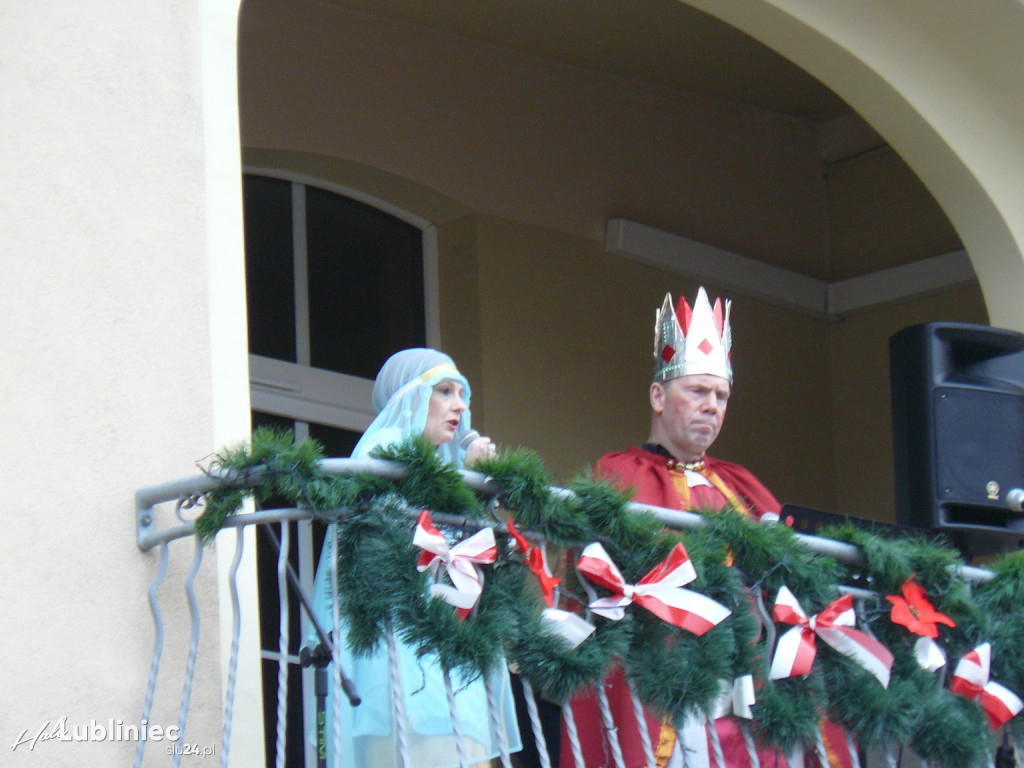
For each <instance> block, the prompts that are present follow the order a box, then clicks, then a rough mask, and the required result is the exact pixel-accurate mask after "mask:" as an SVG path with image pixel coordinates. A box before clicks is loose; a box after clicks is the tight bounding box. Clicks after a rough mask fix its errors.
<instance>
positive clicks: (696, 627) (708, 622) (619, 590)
mask: <svg viewBox="0 0 1024 768" xmlns="http://www.w3.org/2000/svg"><path fill="white" fill-rule="evenodd" d="M577 568H579V570H580V572H582V573H583V574H585V575H586V576H587V577H588V578H589V579H590V580H591V581H593V582H596V583H597V584H600V585H601V586H603V587H607V588H608V589H610V590H611V591H612V593H613V594H612V595H611V596H610V597H602V598H599V599H597V600H595V601H594V602H592V603H591V604H590V610H592V611H593V612H594V613H596V614H598V615H600V616H605V617H606V618H609V619H614V620H616V621H618V620H619V619H621V618H622V617H623V616H624V615H625V608H626V606H627V605H629V604H630V603H636V604H637V605H640V606H642V607H644V608H646V609H647V610H648V611H650V612H651V613H653V614H654V615H655V616H657V617H658V618H660V619H662V620H663V621H667V622H668V623H669V624H673V625H675V626H677V627H681V628H683V629H685V630H687V631H689V632H692V633H693V634H695V635H698V636H700V635H703V634H704V633H705V632H707V631H708V630H709V629H711V628H712V627H713V626H715V625H716V624H718V623H719V622H721V621H722V620H723V619H724V618H725V617H726V616H728V615H729V614H730V613H732V611H730V610H729V609H728V608H726V607H725V606H724V605H722V604H721V603H716V602H715V601H714V600H712V599H711V598H710V597H705V596H704V595H702V594H700V593H699V592H693V591H691V590H689V589H681V587H682V585H683V584H689V583H690V582H691V581H693V580H694V579H696V578H697V572H696V571H695V570H694V568H693V563H691V562H690V556H689V555H688V554H687V553H686V549H685V548H684V547H683V545H682V544H681V543H680V544H676V545H675V547H673V549H672V551H671V552H669V553H668V556H666V557H665V559H664V560H663V561H662V562H661V563H659V564H658V565H656V566H655V567H654V568H653V569H651V572H650V573H648V574H647V575H646V576H644V577H643V578H642V579H641V580H640V581H639V582H638V583H637V584H636V585H633V584H627V583H626V581H625V579H623V578H622V574H621V573H619V569H618V568H617V567H616V566H615V563H613V562H612V559H611V558H610V557H609V556H608V553H607V552H605V551H604V547H602V546H601V545H600V544H598V543H594V544H588V545H587V547H586V548H585V549H584V550H583V553H582V555H581V556H580V559H579V562H578V563H577Z"/></svg>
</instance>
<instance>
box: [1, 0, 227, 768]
mask: <svg viewBox="0 0 1024 768" xmlns="http://www.w3.org/2000/svg"><path fill="white" fill-rule="evenodd" d="M234 12H235V11H234V9H233V8H231V7H230V3H228V4H227V8H226V11H225V3H217V2H202V3H173V2H172V3H166V2H163V3H156V2H135V1H134V0H133V1H132V2H113V3H111V2H84V3H73V4H68V3H55V2H43V3H31V4H11V3H7V4H5V8H4V13H3V16H4V23H3V24H2V25H0V48H2V49H3V51H4V54H3V57H4V66H3V67H2V70H0V80H2V85H0V93H2V94H3V95H2V96H0V100H2V104H3V106H2V107H0V125H2V128H0V133H2V134H3V137H4V139H3V141H2V142H0V174H2V176H3V179H4V183H3V184H2V185H0V186H2V190H0V242H2V243H3V257H2V260H0V329H2V331H0V393H2V397H0V435H2V436H3V438H2V441H0V477H2V482H3V487H4V494H3V499H4V500H3V503H2V508H3V511H2V512H0V519H2V520H3V529H4V551H3V555H2V556H0V595H2V598H0V603H2V615H3V639H2V641H0V649H2V653H0V679H2V680H3V684H2V692H0V743H2V750H3V753H4V757H3V763H4V765H15V766H17V765H24V766H41V765H46V766H64V765H66V766H110V765H128V764H130V763H131V761H132V758H133V755H134V752H135V747H136V745H135V743H131V742H129V741H124V740H121V741H117V740H116V739H114V740H112V739H111V734H110V733H109V730H108V731H107V733H106V734H105V736H104V737H103V738H102V740H98V739H100V734H99V731H98V730H96V728H103V729H109V726H110V722H111V721H114V722H115V723H118V722H119V723H120V724H122V725H125V726H127V725H138V722H139V718H140V717H141V715H142V708H143V703H144V694H145V685H146V680H147V677H148V675H149V668H150V659H151V655H152V652H153V647H154V638H155V635H154V628H153V621H152V618H151V616H150V610H149V605H148V600H147V590H148V588H149V584H150V582H151V580H152V578H153V575H154V573H155V572H156V566H157V563H158V557H157V554H156V552H151V553H148V554H143V553H141V552H140V551H139V550H138V549H137V548H136V546H135V530H134V528H135V526H134V493H135V490H136V489H137V488H139V487H140V486H143V485H146V484H150V483H155V482H162V481H166V480H171V479H174V478H177V477H181V476H187V475H189V474H191V473H192V472H194V469H193V467H194V462H195V461H196V460H199V459H202V458H203V457H204V456H206V455H207V454H209V452H210V450H211V448H213V447H214V446H215V445H217V442H218V441H219V440H224V439H226V438H227V436H228V435H229V434H232V433H233V435H234V436H235V437H238V438H240V437H242V436H244V434H245V425H246V424H247V421H242V420H241V419H247V414H246V402H245V401H246V397H247V394H246V390H245V388H244V386H245V368H244V363H245V357H244V332H245V326H244V311H243V310H244V287H243V288H242V289H239V288H238V285H239V283H238V281H237V276H239V275H241V271H240V267H241V248H240V245H241V241H240V237H238V236H235V237H234V241H235V243H236V247H235V248H234V250H230V249H228V250H224V249H217V250H219V253H213V251H214V250H215V249H213V248H211V247H210V246H211V244H213V243H215V242H218V241H219V242H220V244H221V245H223V244H225V243H229V242H230V239H231V236H230V235H229V236H228V237H227V238H225V237H223V236H221V235H222V234H223V233H220V235H219V234H218V229H219V227H220V224H218V222H217V221H214V222H213V223H212V224H211V223H210V221H209V219H208V215H209V213H211V212H214V211H217V212H218V215H219V216H220V218H221V219H222V220H224V221H223V223H224V224H226V225H227V226H228V227H229V228H230V230H231V231H237V230H238V229H239V222H240V219H239V218H238V217H237V216H236V217H235V219H234V220H232V219H231V218H230V216H229V214H230V211H231V208H232V199H231V197H230V195H229V196H228V197H227V198H226V199H223V198H222V199H220V200H219V201H218V202H217V204H214V205H209V204H210V202H211V200H210V195H209V194H208V190H209V189H210V188H211V187H213V188H215V189H220V191H221V193H223V192H224V189H225V188H224V186H223V185H222V184H221V183H220V182H221V181H223V179H224V178H225V176H224V168H225V165H224V163H227V164H228V168H229V170H228V175H229V178H231V179H233V180H234V185H235V187H236V189H237V186H238V182H237V166H238V150H237V145H238V144H237V127H236V121H235V119H234V118H233V117H232V115H234V114H235V107H234V102H233V100H232V98H231V91H229V92H228V98H227V100H226V101H225V106H224V110H220V109H215V110H213V111H211V110H210V109H209V106H210V105H209V103H204V91H203V87H202V85H201V84H202V81H203V79H204V71H203V68H204V62H203V60H202V59H201V51H205V53H206V55H207V60H206V66H207V67H208V68H209V67H213V68H214V69H216V68H217V67H218V66H220V67H222V68H223V63H217V62H211V61H210V60H209V55H210V54H211V52H213V53H215V51H211V50H210V48H209V46H210V45H211V44H212V45H213V47H214V49H215V48H216V39H212V40H211V39H210V35H211V33H212V34H214V35H215V34H216V33H217V32H223V31H224V30H225V29H226V30H227V31H228V33H229V36H228V38H227V42H228V44H229V45H230V46H233V34H231V33H232V32H233V22H234V16H233V14H234ZM225 13H226V21H227V23H228V26H226V27H225V26H224V24H223V22H224V21H225ZM215 58H216V56H215ZM231 67H232V70H231V71H229V74H228V77H229V82H230V81H231V80H233V60H232V61H231ZM205 87H206V91H207V92H206V94H205V95H206V96H208V97H213V96H215V95H216V94H215V93H212V92H211V89H212V88H214V82H212V81H208V82H207V83H206V86H205ZM225 110H226V112H225ZM215 113H219V114H215ZM211 119H213V120H219V121H220V123H221V125H220V127H222V128H223V127H225V126H226V127H227V129H228V131H229V134H232V133H233V134H234V138H233V144H234V147H235V150H234V161H233V166H234V169H235V171H234V174H233V175H232V174H231V172H230V168H231V165H232V154H231V153H230V145H229V147H228V152H227V153H224V152H223V150H224V147H223V145H218V139H217V136H218V130H217V126H213V125H210V124H209V121H210V120H211ZM221 136H223V134H221ZM218 148H219V149H220V150H221V153H220V154H219V155H218V154H208V152H209V153H213V152H214V151H215V150H218ZM218 180H220V181H218ZM218 185H219V186H218ZM229 187H230V182H229ZM237 200H238V195H237V194H236V195H235V197H234V201H235V203H234V207H235V209H236V210H240V207H239V205H238V203H237ZM233 263H234V265H235V266H234V267H233V266H232V264H233ZM233 269H234V273H233V271H232V270H233ZM232 274H233V276H234V277H235V278H236V279H235V280H233V284H227V285H225V284H218V281H217V279H216V277H215V276H216V275H221V276H231V275H232ZM232 293H233V294H234V296H233V297H232V296H231V294H232ZM230 304H234V306H235V313H236V314H237V313H238V312H239V311H241V312H242V314H241V319H242V322H241V325H240V326H239V323H238V322H237V321H234V322H232V321H231V319H230V315H231V312H230V311H228V313H227V314H228V318H227V321H226V322H224V320H225V318H224V317H223V316H218V313H220V312H222V311H223V310H225V308H226V307H227V306H228V305H230ZM215 318H216V320H215ZM215 323H216V324H215ZM217 324H219V325H217ZM239 328H240V329H241V340H242V343H243V346H242V348H241V351H240V354H237V355H233V354H232V353H231V350H230V346H231V342H229V343H228V346H227V347H224V348H221V349H220V350H219V351H218V350H217V348H218V346H219V345H220V344H221V341H222V336H221V334H227V335H228V336H231V335H234V336H236V337H237V336H238V330H239ZM235 344H236V345H237V342H235ZM239 362H241V366H242V368H241V376H238V375H232V374H231V373H230V372H229V369H230V368H231V367H234V368H236V369H237V368H238V367H239ZM232 382H235V383H236V385H237V383H238V382H241V384H242V386H243V389H242V391H241V393H238V392H237V390H236V392H235V401H236V402H237V403H238V405H239V406H240V409H239V408H236V407H233V406H229V407H228V408H223V407H219V406H217V405H216V404H215V393H220V394H221V395H226V394H227V393H228V390H229V389H230V388H231V386H232ZM222 405H223V404H222ZM239 413H240V414H241V419H240V418H239ZM182 547H184V550H183V549H182ZM191 559H192V547H191V546H189V545H181V546H179V547H178V548H177V549H176V550H175V556H174V557H172V558H171V562H170V565H169V568H168V573H167V577H166V581H165V584H166V585H167V586H166V587H164V588H161V590H160V592H159V594H160V599H161V602H162V610H163V612H164V616H163V618H164V623H165V628H166V633H167V634H166V638H165V643H166V647H165V655H164V658H163V662H162V664H163V666H162V669H163V670H165V673H166V674H165V678H164V683H163V684H162V685H161V687H160V688H159V689H158V691H157V696H156V703H155V708H154V712H153V716H152V718H151V721H150V722H151V724H152V725H159V726H161V727H166V726H172V725H174V724H175V723H176V721H177V707H178V702H179V700H180V697H181V684H182V681H183V679H184V670H185V656H184V650H185V645H186V644H187V642H188V624H187V621H188V610H187V606H186V604H185V600H184V592H183V591H182V588H181V584H182V579H183V576H184V573H185V571H186V570H187V569H188V567H189V565H190V563H191ZM215 574H216V557H215V553H213V551H212V550H211V551H210V553H209V554H208V556H207V558H206V562H205V565H204V567H203V570H202V572H201V573H200V576H199V580H198V591H199V596H200V601H201V605H202V616H203V622H204V624H203V627H204V630H203V641H202V652H201V654H200V657H199V659H198V662H197V668H196V674H197V683H196V686H195V688H194V691H193V697H192V709H191V714H192V719H191V721H190V726H189V728H188V730H187V732H186V739H187V740H188V741H191V742H195V743H198V744H201V745H203V746H204V747H205V746H207V745H214V746H215V747H216V748H217V751H218V754H219V751H220V750H219V744H220V741H219V733H220V712H221V703H220V702H221V699H220V688H221V672H220V659H219V640H220V638H219V628H218V610H217V594H216V577H215ZM172 681H173V682H172ZM62 718H66V726H67V733H68V734H69V735H70V736H71V737H72V739H73V740H72V741H71V742H70V743H66V742H65V743H60V742H57V741H54V740H48V741H43V740H40V741H38V742H36V743H35V744H32V743H31V742H27V743H24V744H19V745H18V746H17V748H15V749H12V746H14V745H15V743H16V742H18V741H19V740H21V739H22V738H27V739H33V738H34V737H35V736H36V735H37V734H38V733H39V732H40V731H41V730H42V731H43V733H44V734H49V733H52V729H53V728H54V727H56V726H57V724H58V722H59V721H60V720H61V719H62ZM75 729H82V730H81V733H83V734H86V733H87V734H88V736H87V739H88V740H87V741H84V742H83V741H80V740H77V741H76V740H74V739H75V736H74V734H75ZM23 732H27V733H26V735H25V736H24V737H23V736H22V734H23ZM167 746H168V742H166V741H163V742H160V743H157V742H151V743H150V745H149V748H148V750H147V753H148V755H149V757H150V758H151V759H155V758H158V759H159V760H160V761H161V762H169V761H170V757H168V756H167V755H166V754H165V751H166V747H167ZM190 762H192V761H191V760H188V759H187V760H186V762H185V764H189V763H190ZM192 764H196V763H194V762H193V763H192Z"/></svg>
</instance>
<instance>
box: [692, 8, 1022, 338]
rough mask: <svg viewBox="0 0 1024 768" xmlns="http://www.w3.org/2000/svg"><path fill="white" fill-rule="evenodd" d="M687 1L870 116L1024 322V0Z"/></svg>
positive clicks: (993, 304)
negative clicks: (989, 0) (1023, 51)
mask: <svg viewBox="0 0 1024 768" xmlns="http://www.w3.org/2000/svg"><path fill="white" fill-rule="evenodd" d="M684 1H685V2H686V3H687V4H688V5H691V6H694V7H696V8H699V9H701V10H703V11H705V12H707V13H709V14H712V15H714V16H717V17H718V18H721V19H723V20H724V21H726V22H728V23H730V24H732V25H733V26H735V27H737V28H738V29H741V30H743V31H744V32H746V33H747V34H749V35H751V36H752V37H754V38H756V39H758V40H760V41H761V42H763V43H765V44H766V45H769V46H771V47H772V48H773V49H775V50H776V51H778V52H779V53H781V54H783V55H784V56H786V57H788V58H790V59H791V60H792V61H794V62H795V63H797V64H798V65H800V66H801V67H803V68H804V69H806V70H807V71H808V72H810V73H811V74H813V75H815V76H816V77H817V78H819V79H820V80H821V81H822V82H824V83H825V84H827V85H828V86H829V87H830V88H832V89H833V90H834V91H836V93H838V94H839V95H840V96H842V97H843V99H845V100H846V101H847V102H848V103H849V104H850V105H851V106H853V107H854V108H855V109H856V110H857V111H858V112H859V113H860V114H861V115H862V116H863V117H864V118H865V119H866V120H867V121H868V122H870V123H871V125H872V126H873V127H874V128H875V129H876V130H877V131H878V132H879V133H880V134H882V135H883V136H884V137H885V138H886V140H887V141H888V142H889V143H890V145H891V146H892V147H893V148H894V149H895V150H896V151H897V152H898V153H899V154H900V155H901V156H902V157H903V159H904V160H905V161H906V162H907V164H908V165H909V166H910V167H911V168H912V169H913V170H914V172H915V173H916V174H917V175H918V176H919V177H920V178H921V180H922V181H923V182H924V183H925V184H926V185H927V187H928V188H929V190H930V191H931V193H932V194H933V195H934V197H935V199H936V200H937V201H938V202H939V204H940V205H941V206H942V207H943V209H944V210H945V212H946V214H947V215H948V216H949V218H950V220H951V221H952V223H953V225H954V226H955V227H956V229H957V231H958V233H959V235H960V237H961V239H962V241H963V242H964V244H965V246H966V248H967V251H968V253H969V254H970V257H971V262H972V264H973V266H974V269H975V272H976V274H977V276H978V280H979V281H980V283H981V287H982V291H983V293H984V296H985V301H986V304H987V307H988V312H989V317H990V321H991V323H992V325H995V326H999V327H1004V328H1012V329H1016V330H1024V302H1021V300H1020V297H1021V295H1022V293H1024V195H1021V194H1020V182H1019V180H1020V179H1021V178H1024V131H1022V128H1024V85H1022V83H1024V75H1022V72H1021V69H1022V68H1021V64H1020V57H1019V40H1020V39H1021V35H1022V34H1024V6H1021V5H1020V4H1018V3H1004V4H988V5H986V6H984V7H982V6H979V5H977V4H972V3H967V2H956V1H955V0H947V1H944V2H941V3H940V4H939V6H940V7H939V8H936V3H935V2H934V0H905V1H904V2H901V3H898V4H889V3H873V4H867V5H865V4H850V3H846V2H844V1H843V0H814V2H806V1H805V0H773V1H772V2H767V0H734V2H732V3H729V4H722V3H720V2H718V1H717V0H684Z"/></svg>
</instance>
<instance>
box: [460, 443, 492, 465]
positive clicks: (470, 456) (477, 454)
mask: <svg viewBox="0 0 1024 768" xmlns="http://www.w3.org/2000/svg"><path fill="white" fill-rule="evenodd" d="M497 452H498V449H497V448H496V447H495V445H494V443H492V442H491V438H489V437H478V438H477V439H476V440H474V441H473V442H472V443H470V444H469V447H468V448H467V449H466V458H465V459H464V460H463V466H465V467H467V468H468V467H472V466H473V465H474V464H476V463H477V462H478V461H481V460H483V459H489V458H491V457H492V456H494V455H495V454H497Z"/></svg>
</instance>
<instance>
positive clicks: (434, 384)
mask: <svg viewBox="0 0 1024 768" xmlns="http://www.w3.org/2000/svg"><path fill="white" fill-rule="evenodd" d="M469 399H470V389H469V382H468V381H466V378H465V377H464V376H463V375H462V374H461V373H459V371H458V369H457V368H456V367H455V364H454V363H453V362H452V359H451V358H450V357H448V356H447V355H445V354H443V353H442V352H438V351H436V350H433V349H406V350H403V351H401V352H398V353H396V354H394V355H392V356H391V357H390V358H389V359H388V361H387V362H386V363H384V365H383V367H382V368H381V369H380V372H379V373H378V374H377V379H376V381H375V382H374V385H373V407H374V410H375V411H377V417H376V418H375V419H374V420H373V423H372V424H370V426H369V427H368V428H367V430H366V432H365V433H364V434H363V436H362V438H361V439H360V440H359V442H358V443H357V444H356V447H355V450H354V451H353V452H352V457H353V458H367V457H368V456H369V455H370V454H371V453H372V452H373V451H374V450H375V449H376V448H378V447H382V446H387V445H391V444H397V443H402V442H405V441H406V440H408V439H410V438H412V437H414V436H416V435H423V436H424V437H426V438H427V440H429V441H430V442H431V443H433V444H434V445H436V446H437V451H438V453H439V455H440V456H441V457H442V458H443V459H444V460H445V461H446V462H448V463H451V464H453V465H455V466H456V467H462V466H470V465H472V464H473V463H474V462H476V461H479V460H480V459H481V458H484V457H486V456H488V455H492V454H493V453H494V446H493V445H492V444H491V440H490V438H487V437H480V436H477V437H476V438H475V439H473V438H472V437H468V438H467V436H469V435H470V433H471V430H470V427H469V425H470V412H469ZM474 434H475V433H474ZM464 442H468V445H463V443H464ZM331 530H332V531H333V527H332V529H331ZM411 535H412V528H411V525H410V536H411ZM331 554H332V548H331V535H330V532H329V535H328V539H327V541H326V542H325V543H324V550H323V552H322V553H321V557H320V565H319V567H318V568H317V574H316V582H315V584H314V592H313V609H314V611H315V613H316V614H317V617H318V619H319V620H320V622H321V624H322V625H323V626H324V627H328V628H329V627H332V626H334V618H333V611H332V605H331V599H330V595H331V589H330V579H331V571H332V569H331ZM341 629H342V632H341V637H342V642H341V644H340V651H341V658H340V662H341V665H342V668H343V669H344V670H345V672H346V673H347V674H348V675H349V677H351V678H352V680H353V682H354V683H355V685H356V688H357V690H358V692H359V695H360V696H361V697H362V703H361V704H360V705H359V706H358V707H351V706H349V703H348V701H347V700H345V699H342V700H341V707H340V713H341V728H340V731H341V765H340V766H337V768H349V767H350V766H364V767H365V768H378V767H379V768H387V767H388V766H396V765H398V757H397V755H398V745H397V735H396V727H395V726H396V723H395V722H394V714H393V706H392V683H393V679H392V675H391V674H390V672H389V657H388V652H387V648H386V647H385V645H384V644H383V643H382V644H381V646H380V647H379V648H378V649H377V650H376V651H375V652H374V653H373V654H372V655H371V656H369V657H359V658H354V657H352V655H351V654H350V653H349V652H348V650H347V648H345V643H344V634H345V628H344V627H342V628H341ZM396 642H397V661H398V662H399V667H400V670H401V672H400V674H401V679H402V687H403V692H404V696H403V700H404V707H405V714H406V721H407V722H406V723H405V732H406V739H407V742H408V758H409V764H408V766H409V768H441V767H443V766H454V765H458V763H459V758H458V752H457V749H456V743H455V738H454V736H453V729H452V722H451V717H450V715H449V705H448V698H447V693H446V688H445V684H444V678H443V674H442V671H441V668H440V666H439V665H438V663H437V658H436V657H435V656H433V655H431V656H427V657H425V658H420V659H417V658H416V655H415V652H414V650H413V649H412V648H410V647H409V646H406V645H404V644H402V643H401V642H400V641H396ZM329 671H330V672H331V673H332V674H331V676H330V679H331V680H334V675H333V669H331V670H329ZM451 682H452V688H453V689H454V690H455V691H456V695H455V701H456V711H457V712H458V718H459V728H460V731H461V733H462V735H463V737H464V746H465V748H466V751H467V756H468V761H469V762H470V763H474V762H479V761H482V760H488V759H490V758H493V757H496V756H498V755H499V754H500V748H499V744H497V743H495V742H494V737H493V736H492V734H491V730H492V728H491V723H490V719H489V710H488V707H487V694H486V690H485V687H484V681H483V680H482V679H480V678H477V679H476V680H472V681H469V680H463V679H459V678H458V677H457V676H453V679H452V681H451ZM488 682H489V683H490V685H491V686H492V688H494V690H496V691H498V696H497V697H496V700H497V701H498V702H499V703H500V706H501V709H502V712H501V715H500V719H501V722H502V723H503V724H504V730H505V733H506V738H507V742H508V746H507V749H508V751H509V752H514V751H516V750H518V749H520V747H521V744H520V740H519V732H518V729H517V727H516V725H515V711H514V706H513V702H512V696H511V693H510V690H509V677H508V672H507V671H506V670H500V672H498V673H495V674H493V675H492V676H491V678H490V680H489V681H488ZM334 687H335V686H334V685H333V684H332V685H331V686H330V691H329V693H328V703H327V721H326V732H327V760H328V765H333V756H334V753H335V749H334V745H333V741H334V712H333V688H334ZM310 741H311V742H312V744H313V745H314V746H315V744H316V739H315V733H314V734H311V736H310Z"/></svg>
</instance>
